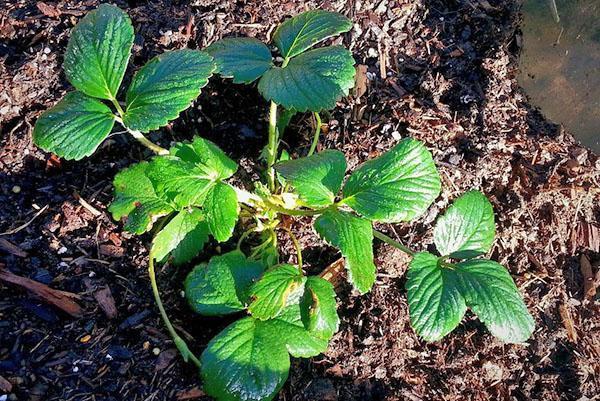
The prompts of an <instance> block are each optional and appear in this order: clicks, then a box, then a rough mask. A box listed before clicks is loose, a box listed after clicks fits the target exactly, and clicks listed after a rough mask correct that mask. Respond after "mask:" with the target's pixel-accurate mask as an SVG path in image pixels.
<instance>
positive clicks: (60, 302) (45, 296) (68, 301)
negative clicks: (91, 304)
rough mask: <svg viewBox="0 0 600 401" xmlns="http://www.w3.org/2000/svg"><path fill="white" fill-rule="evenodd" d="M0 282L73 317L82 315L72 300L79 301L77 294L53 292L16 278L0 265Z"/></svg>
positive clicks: (79, 308)
mask: <svg viewBox="0 0 600 401" xmlns="http://www.w3.org/2000/svg"><path fill="white" fill-rule="evenodd" d="M0 280H2V281H5V282H7V283H11V284H14V285H17V286H19V287H22V288H25V289H26V290H28V291H30V292H31V293H33V294H34V295H36V296H37V297H39V298H41V299H42V300H43V301H45V302H47V303H49V304H51V305H54V306H56V307H57V308H59V309H61V310H63V311H64V312H66V313H68V314H69V315H71V316H73V317H79V316H81V315H82V313H83V310H82V309H81V306H79V304H78V303H77V302H75V301H74V300H73V299H79V296H78V295H77V294H73V293H71V292H66V291H60V290H55V289H52V288H50V287H48V286H47V285H45V284H42V283H40V282H37V281H35V280H31V279H28V278H25V277H21V276H18V275H16V274H14V273H11V272H10V271H8V270H7V269H6V268H5V266H4V265H3V264H0Z"/></svg>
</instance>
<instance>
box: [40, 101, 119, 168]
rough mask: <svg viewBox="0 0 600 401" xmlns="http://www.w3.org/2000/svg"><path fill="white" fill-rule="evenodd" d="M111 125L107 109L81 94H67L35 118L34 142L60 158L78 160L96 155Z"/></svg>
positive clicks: (113, 120) (113, 119)
mask: <svg viewBox="0 0 600 401" xmlns="http://www.w3.org/2000/svg"><path fill="white" fill-rule="evenodd" d="M114 124H115V118H114V116H113V114H112V111H111V110H110V109H109V108H108V107H107V106H106V105H104V104H103V103H101V102H99V101H98V100H96V99H93V98H91V97H88V96H86V95H84V94H83V93H81V92H70V93H67V95H66V96H65V97H64V98H63V99H62V100H61V101H60V102H59V103H58V104H57V105H56V106H54V107H52V108H51V109H49V110H46V111H45V112H44V113H43V114H42V115H41V116H40V118H38V120H37V122H36V124H35V129H34V130H33V140H34V142H35V144H36V145H38V146H39V147H40V148H42V149H44V150H47V151H49V152H53V153H56V154H57V155H58V156H60V157H64V158H65V159H67V160H72V159H75V160H79V159H82V158H84V157H86V156H89V155H91V154H92V153H94V152H95V151H96V149H97V148H98V146H100V144H101V143H102V141H103V140H104V139H106V137H107V136H108V134H110V131H111V130H112V128H113V125H114Z"/></svg>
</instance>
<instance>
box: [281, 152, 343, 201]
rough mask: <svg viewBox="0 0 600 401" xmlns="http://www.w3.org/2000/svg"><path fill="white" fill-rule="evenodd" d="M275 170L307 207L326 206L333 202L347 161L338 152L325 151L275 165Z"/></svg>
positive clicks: (340, 184)
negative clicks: (294, 189)
mask: <svg viewBox="0 0 600 401" xmlns="http://www.w3.org/2000/svg"><path fill="white" fill-rule="evenodd" d="M275 169H276V170H277V172H278V173H279V174H281V175H282V176H283V178H285V179H286V181H287V182H289V183H290V184H291V185H292V186H293V187H294V188H296V191H297V193H298V196H299V197H300V199H301V200H303V201H304V202H305V203H306V205H307V206H312V207H325V206H329V205H331V204H332V203H333V202H334V201H335V196H336V194H337V193H338V192H339V190H340V188H341V186H342V180H343V179H344V173H345V172H346V159H345V158H344V154H343V153H342V152H340V151H338V150H325V151H323V152H320V153H316V154H314V155H311V156H308V157H303V158H301V159H294V160H288V161H285V162H281V163H278V164H277V165H276V166H275Z"/></svg>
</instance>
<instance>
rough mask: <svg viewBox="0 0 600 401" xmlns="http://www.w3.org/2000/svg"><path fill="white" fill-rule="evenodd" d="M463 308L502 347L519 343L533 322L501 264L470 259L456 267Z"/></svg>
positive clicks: (527, 335) (531, 329) (531, 328)
mask: <svg viewBox="0 0 600 401" xmlns="http://www.w3.org/2000/svg"><path fill="white" fill-rule="evenodd" d="M456 273H457V275H458V277H459V280H460V288H461V293H462V294H463V296H464V297H465V300H466V303H467V306H468V307H469V308H471V310H473V312H474V313H475V314H476V315H477V316H478V317H479V319H480V320H481V321H482V322H483V323H484V324H485V326H486V327H487V328H488V330H489V331H490V332H491V333H492V334H493V335H494V336H496V337H498V338H499V339H500V340H502V341H504V342H506V343H522V342H524V341H526V340H527V339H528V338H529V337H530V336H531V333H533V329H534V326H535V322H534V320H533V318H532V317H531V315H530V314H529V311H528V310H527V306H525V303H524V302H523V299H522V298H521V295H520V293H519V290H518V288H517V286H516V285H515V283H514V281H513V279H512V277H511V276H510V274H509V273H508V271H507V270H506V268H505V267H504V266H502V265H501V264H499V263H497V262H494V261H491V260H485V259H473V260H468V261H466V262H461V263H459V264H457V265H456Z"/></svg>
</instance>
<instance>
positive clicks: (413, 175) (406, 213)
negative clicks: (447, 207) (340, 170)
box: [343, 138, 441, 223]
mask: <svg viewBox="0 0 600 401" xmlns="http://www.w3.org/2000/svg"><path fill="white" fill-rule="evenodd" d="M440 188H441V183H440V177H439V174H438V172H437V169H436V167H435V163H434V162H433V158H432V156H431V153H430V152H429V151H428V150H427V148H425V146H424V145H423V144H422V143H421V142H419V141H417V140H414V139H410V138H409V139H404V140H402V141H401V142H400V143H398V144H397V145H396V146H394V147H393V148H392V149H391V150H389V151H388V152H386V153H384V154H382V155H381V156H379V157H377V158H375V159H372V160H369V161H367V162H365V163H364V164H363V165H362V166H360V167H359V168H358V169H357V170H356V171H354V173H352V175H351V176H350V178H349V179H348V181H347V182H346V185H345V186H344V189H343V194H344V199H343V202H344V203H345V204H347V205H348V206H350V207H351V208H352V209H354V210H355V211H356V212H357V213H358V214H360V215H362V216H364V217H366V218H368V219H370V220H374V221H382V222H387V223H394V222H400V221H409V220H412V219H414V218H416V217H418V216H419V215H421V214H423V213H424V212H425V210H427V208H428V207H429V206H430V205H431V203H432V202H433V201H434V200H435V198H436V197H437V196H438V194H439V193H440Z"/></svg>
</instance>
